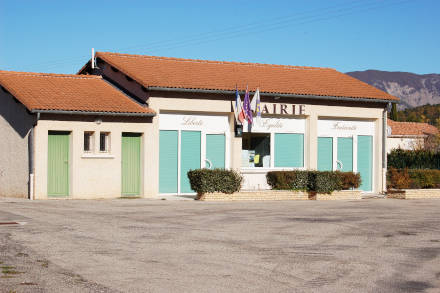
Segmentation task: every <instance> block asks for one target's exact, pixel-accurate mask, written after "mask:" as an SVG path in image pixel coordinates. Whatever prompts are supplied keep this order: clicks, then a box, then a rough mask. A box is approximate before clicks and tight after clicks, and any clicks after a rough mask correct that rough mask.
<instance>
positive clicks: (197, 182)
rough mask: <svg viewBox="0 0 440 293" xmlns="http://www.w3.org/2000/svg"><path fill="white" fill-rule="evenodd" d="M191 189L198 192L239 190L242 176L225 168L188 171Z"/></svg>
mask: <svg viewBox="0 0 440 293" xmlns="http://www.w3.org/2000/svg"><path fill="white" fill-rule="evenodd" d="M188 178H189V182H190V184H191V189H192V190H194V191H196V192H197V193H198V194H204V193H208V192H223V193H234V192H236V191H239V190H240V188H241V183H242V181H243V177H242V176H241V175H240V174H239V173H238V172H236V171H233V170H225V169H213V170H210V169H196V170H190V171H188Z"/></svg>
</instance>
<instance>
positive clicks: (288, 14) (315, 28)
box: [0, 0, 440, 74]
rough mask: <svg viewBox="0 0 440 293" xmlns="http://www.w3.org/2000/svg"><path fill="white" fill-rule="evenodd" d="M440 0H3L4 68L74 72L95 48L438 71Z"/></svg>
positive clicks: (0, 45)
mask: <svg viewBox="0 0 440 293" xmlns="http://www.w3.org/2000/svg"><path fill="white" fill-rule="evenodd" d="M439 11H440V1H438V0H417V1H416V0H409V1H405V0H333V1H328V0H326V1H318V0H309V1H292V0H290V1H287V0H286V1H277V0H272V1H256V0H253V1H248V0H235V1H228V0H224V1H206V0H205V1H202V0H200V1H191V0H187V1H128V0H126V1H110V0H107V1H98V0H96V1H42V0H41V1H18V0H14V1H5V0H0V69H2V70H16V71H36V72H56V73H75V72H76V71H78V69H79V68H81V66H82V65H83V64H84V63H85V62H86V61H87V60H88V58H90V54H91V53H90V51H91V48H92V47H94V48H95V50H97V51H113V52H121V53H133V54H146V55H156V56H170V57H182V58H196V59H210V60H227V61H241V62H260V63H273V64H290V65H304V66H318V67H332V68H336V69H337V70H340V71H343V72H347V71H355V70H366V69H379V70H389V71H408V72H415V73H421V74H423V73H440V58H439V56H438V55H439V53H440V37H439V29H440V17H438V12H439Z"/></svg>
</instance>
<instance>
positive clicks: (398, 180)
mask: <svg viewBox="0 0 440 293" xmlns="http://www.w3.org/2000/svg"><path fill="white" fill-rule="evenodd" d="M387 188H388V189H405V188H409V174H408V169H396V168H389V169H388V172H387Z"/></svg>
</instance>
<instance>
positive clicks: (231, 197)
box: [198, 190, 362, 201]
mask: <svg viewBox="0 0 440 293" xmlns="http://www.w3.org/2000/svg"><path fill="white" fill-rule="evenodd" d="M361 198H362V197H361V192H360V191H358V190H341V191H334V192H332V193H331V194H322V193H309V192H306V191H290V190H258V191H250V192H246V191H240V192H234V193H232V194H226V193H221V192H213V193H206V194H203V195H198V199H199V200H204V201H235V200H240V201H244V200H253V201H255V200H356V199H361Z"/></svg>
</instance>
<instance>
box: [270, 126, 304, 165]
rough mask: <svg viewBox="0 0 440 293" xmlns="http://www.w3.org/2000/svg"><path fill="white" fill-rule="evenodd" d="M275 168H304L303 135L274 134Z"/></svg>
mask: <svg viewBox="0 0 440 293" xmlns="http://www.w3.org/2000/svg"><path fill="white" fill-rule="evenodd" d="M274 163H275V167H293V168H300V167H304V134H302V133H275V158H274Z"/></svg>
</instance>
